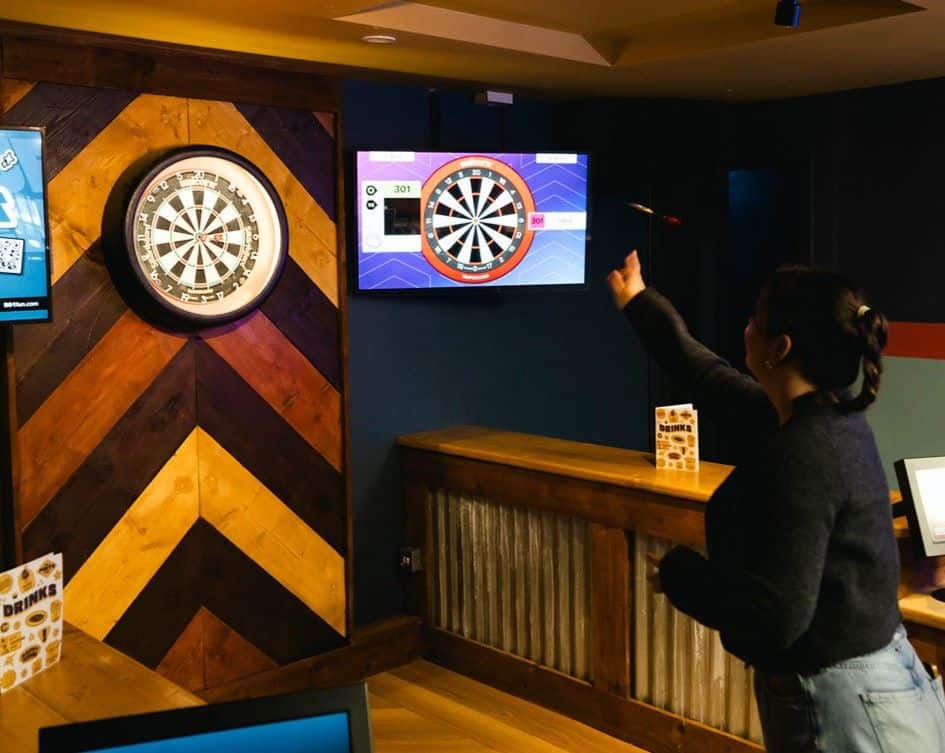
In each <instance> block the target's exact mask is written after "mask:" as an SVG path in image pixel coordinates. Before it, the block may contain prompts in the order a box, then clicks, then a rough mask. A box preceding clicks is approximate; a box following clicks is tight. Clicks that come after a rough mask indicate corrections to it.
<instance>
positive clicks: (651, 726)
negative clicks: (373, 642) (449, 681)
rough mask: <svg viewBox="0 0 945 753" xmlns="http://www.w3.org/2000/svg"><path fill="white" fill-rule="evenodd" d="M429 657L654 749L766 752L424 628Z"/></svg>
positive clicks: (665, 752) (668, 752)
mask: <svg viewBox="0 0 945 753" xmlns="http://www.w3.org/2000/svg"><path fill="white" fill-rule="evenodd" d="M423 642H424V646H425V648H426V658H428V659H430V660H431V661H434V662H436V663H437V664H440V665H442V666H444V667H446V668H448V669H452V670H454V671H456V672H460V673H462V674H464V675H466V676H468V677H472V678H473V679H476V680H479V681H480V682H484V683H486V684H487V685H491V686H492V687H494V688H498V689H499V690H504V691H506V692H508V693H512V694H513V695H517V696H519V697H520V698H524V699H526V700H529V701H533V702H534V703H537V704H540V705H541V706H544V707H545V708H548V709H551V710H553V711H557V712H558V713H560V714H564V715H565V716H569V717H571V718H572V719H576V720H578V721H581V722H584V723H585V724H589V725H590V726H592V727H595V728H596V729H599V730H601V731H602V732H606V733H608V734H610V735H613V736H614V737H618V738H620V739H622V740H626V741H628V742H630V743H633V744H634V745H639V746H640V747H642V748H645V749H646V750H647V751H649V752H650V753H763V748H762V747H761V746H759V745H756V744H755V743H753V742H750V741H748V740H745V739H743V738H740V737H736V736H735V735H730V734H728V733H727V732H722V731H720V730H717V729H713V728H712V727H709V726H707V725H704V724H699V723H698V722H694V721H691V720H689V719H685V718H683V717H681V716H678V715H676V714H673V713H670V712H669V711H664V710H663V709H659V708H656V707H655V706H650V705H649V704H646V703H643V702H641V701H637V700H635V699H632V698H622V697H619V696H616V695H613V694H611V693H608V692H606V691H604V690H601V689H600V688H597V687H594V686H592V685H590V684H589V683H586V682H582V681H581V680H577V679H575V678H573V677H568V676H567V675H563V674H561V673H559V672H555V671H554V670H551V669H547V668H546V667H542V666H540V665H538V664H536V663H535V662H531V661H528V660H527V659H522V658H519V657H518V656H514V655H512V654H507V653H505V652H502V651H499V650H497V649H493V648H489V647H488V646H484V645H482V644H479V643H474V642H472V641H468V640H465V639H463V638H460V637H458V636H455V635H452V634H450V633H447V632H445V631H443V630H437V629H436V628H429V627H426V628H424V635H423Z"/></svg>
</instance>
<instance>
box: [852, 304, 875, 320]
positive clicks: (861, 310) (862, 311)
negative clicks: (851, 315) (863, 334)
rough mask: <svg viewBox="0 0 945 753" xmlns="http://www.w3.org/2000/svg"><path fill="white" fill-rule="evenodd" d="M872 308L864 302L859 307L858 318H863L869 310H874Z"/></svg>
mask: <svg viewBox="0 0 945 753" xmlns="http://www.w3.org/2000/svg"><path fill="white" fill-rule="evenodd" d="M872 310H873V309H871V308H870V307H869V306H867V305H866V304H863V305H862V306H860V308H859V309H857V312H856V318H857V319H862V318H863V317H864V316H866V312H867V311H872Z"/></svg>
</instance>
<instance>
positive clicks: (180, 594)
mask: <svg viewBox="0 0 945 753" xmlns="http://www.w3.org/2000/svg"><path fill="white" fill-rule="evenodd" d="M2 91H3V102H2V106H3V109H4V123H5V124H10V125H42V126H45V127H46V129H47V170H48V180H49V213H50V232H51V242H52V253H53V281H54V285H53V291H52V298H53V312H54V317H55V321H54V322H52V323H51V324H48V325H36V326H31V327H20V328H18V329H17V331H16V333H15V355H16V369H17V393H16V400H17V413H18V421H19V432H18V445H19V458H20V462H19V478H20V482H19V489H18V507H19V514H20V521H21V525H22V536H23V548H24V554H25V556H27V557H33V556H36V555H38V554H40V553H43V552H45V551H48V550H51V549H55V550H57V551H62V552H63V553H64V555H65V566H66V579H67V585H66V597H65V615H66V618H67V619H68V620H70V621H71V622H73V623H75V624H76V625H78V626H80V627H81V628H83V629H84V630H86V631H87V632H88V633H90V634H92V635H94V636H96V637H98V638H101V639H103V640H105V641H106V642H108V643H109V644H111V645H113V646H115V647H117V648H119V649H120V650H122V651H124V652H125V653H127V654H129V655H130V656H132V657H134V658H135V659H138V660H139V661H141V662H143V663H144V664H146V665H148V666H149V667H152V668H155V669H157V670H158V671H159V672H161V673H162V674H165V675H166V676H168V677H170V678H172V679H173V680H175V681H177V682H179V683H180V684H182V685H184V686H185V687H187V688H189V689H192V690H201V689H205V688H209V687H213V686H216V685H220V684H223V683H226V682H229V681H232V680H235V679H238V678H240V677H244V676H247V675H250V674H254V673H256V672H261V671H265V670H270V669H272V668H274V667H276V666H279V665H282V664H286V663H289V662H292V661H295V660H298V659H301V658H303V657H307V656H312V655H316V654H318V653H321V652H323V651H326V650H330V649H333V648H337V647H338V646H340V645H342V644H344V643H345V640H346V637H345V636H346V626H347V624H348V621H347V618H348V604H347V602H346V577H345V572H346V560H347V556H348V554H349V553H348V552H347V551H346V541H347V525H348V521H347V520H346V495H345V480H344V475H343V474H344V470H345V469H344V461H343V458H344V452H343V447H344V437H343V417H342V415H343V412H342V394H341V388H342V385H341V375H342V371H343V369H342V366H343V364H342V357H343V356H342V352H343V351H342V348H341V342H340V335H339V332H340V323H339V310H338V301H339V284H338V280H339V268H338V256H337V254H338V252H337V248H338V243H337V237H336V227H335V185H336V170H337V166H336V164H335V163H336V159H335V154H336V150H335V144H334V133H333V131H334V116H333V115H331V114H328V113H312V112H306V111H303V110H293V109H287V108H275V107H262V106H256V105H254V106H246V105H237V104H233V103H229V102H213V101H206V100H194V99H183V98H175V97H168V96H156V95H148V94H140V95H139V94H134V93H131V92H126V91H122V90H118V89H105V88H88V87H80V86H67V85H57V84H49V83H34V82H26V81H16V80H4V81H3V87H2ZM187 144H210V145H215V146H221V147H225V148H228V149H231V150H233V151H235V152H238V153H240V154H242V155H244V156H245V157H247V158H248V159H250V160H251V161H252V162H254V163H256V165H258V166H259V167H260V168H261V169H262V170H263V172H265V173H266V175H267V176H268V177H269V179H270V180H271V181H272V183H273V185H274V186H275V187H276V189H277V190H278V192H279V194H280V196H281V197H282V200H283V203H284V204H285V207H286V214H287V217H288V220H289V223H290V251H289V254H290V258H289V261H288V263H287V265H286V268H285V272H284V274H283V276H282V278H281V280H280V282H279V284H278V285H277V287H276V288H275V290H274V291H273V293H272V295H271V296H270V297H269V298H268V300H267V301H266V302H265V304H264V305H263V306H262V308H261V309H260V310H258V311H256V312H254V313H253V314H251V315H249V316H248V317H246V318H245V319H243V320H241V321H240V322H238V323H236V324H234V325H229V326H227V327H224V328H220V329H217V330H213V331H205V332H200V333H197V334H191V335H184V334H176V333H173V332H166V331H161V330H158V329H155V328H153V327H151V326H150V325H148V324H147V323H146V322H144V321H142V320H141V319H140V318H139V317H138V316H137V315H136V314H135V313H134V312H133V311H132V310H130V309H129V308H128V306H127V305H126V304H125V302H124V301H123V300H122V298H121V297H120V296H119V295H118V293H117V291H116V290H115V287H114V286H113V284H112V281H111V278H110V277H109V275H108V272H107V270H106V268H105V266H104V263H103V253H102V250H101V238H100V235H101V229H102V220H103V212H104V210H105V205H106V201H107V200H108V198H109V194H110V193H111V191H112V189H113V187H114V185H115V182H116V181H117V180H118V179H119V176H121V175H122V174H123V173H124V172H125V171H126V170H127V169H128V168H129V166H131V165H133V164H135V163H136V162H137V161H138V160H141V159H142V158H146V157H147V156H148V155H151V154H153V153H156V152H158V151H159V150H162V149H166V148H168V147H173V146H181V145H187Z"/></svg>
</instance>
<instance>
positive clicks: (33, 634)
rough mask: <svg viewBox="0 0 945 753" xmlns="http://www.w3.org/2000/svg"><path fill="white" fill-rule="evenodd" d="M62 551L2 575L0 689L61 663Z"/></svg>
mask: <svg viewBox="0 0 945 753" xmlns="http://www.w3.org/2000/svg"><path fill="white" fill-rule="evenodd" d="M61 649H62V555H61V554H47V555H44V556H42V557H39V558H37V559H35V560H33V561H32V562H27V563H26V564H24V565H20V566H19V567H17V568H15V569H13V570H7V571H6V572H5V573H0V693H5V692H6V691H8V690H10V689H11V688H15V687H16V686H17V685H19V684H20V683H23V682H25V681H26V680H28V679H30V678H31V677H33V676H34V675H37V674H39V673H40V672H42V671H43V670H44V669H48V668H49V667H51V666H52V665H53V664H55V663H56V662H58V661H59V655H60V653H61Z"/></svg>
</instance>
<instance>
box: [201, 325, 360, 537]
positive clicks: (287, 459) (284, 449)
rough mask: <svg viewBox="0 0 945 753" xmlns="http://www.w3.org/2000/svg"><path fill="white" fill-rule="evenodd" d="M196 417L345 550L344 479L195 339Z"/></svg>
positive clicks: (282, 496) (264, 481)
mask: <svg viewBox="0 0 945 753" xmlns="http://www.w3.org/2000/svg"><path fill="white" fill-rule="evenodd" d="M195 346H196V368H197V421H198V423H199V424H200V426H201V427H202V428H203V429H204V430H205V431H207V433H209V434H210V435H212V436H213V438H214V439H215V440H216V441H217V442H219V443H220V444H221V445H222V446H223V447H224V448H225V449H226V451H227V452H229V453H230V454H231V455H232V456H233V457H234V458H236V460H237V461H239V463H240V464H242V465H243V467H244V468H246V470H248V471H249V472H250V473H252V474H253V475H254V476H255V477H256V478H258V479H259V480H260V481H261V482H262V483H263V484H265V485H266V486H267V487H268V488H269V489H270V490H271V491H272V492H273V494H275V495H276V496H277V497H278V498H279V499H280V500H282V501H283V502H284V503H285V504H286V505H287V506H288V507H289V508H290V509H291V510H292V511H293V512H295V513H296V515H298V516H299V517H300V518H302V520H304V521H305V522H306V523H307V524H308V525H309V526H311V527H312V528H313V529H314V530H316V531H317V532H318V533H319V535H320V536H321V537H322V538H324V539H325V541H327V542H328V543H329V544H330V545H331V546H332V547H334V549H335V550H336V551H338V552H339V553H340V554H344V553H345V550H346V547H345V529H344V513H345V509H344V480H343V478H342V476H341V474H340V473H338V472H337V471H336V470H335V469H334V468H332V466H331V465H330V464H329V463H328V462H326V461H325V459H324V458H323V457H322V456H321V455H320V454H319V453H318V452H316V451H315V450H314V449H313V448H312V446H311V445H310V444H309V443H308V442H306V441H305V440H304V439H303V438H302V437H301V436H300V435H299V434H298V433H297V432H296V431H295V430H294V429H293V428H292V427H291V426H290V425H289V424H288V423H286V421H285V420H284V419H283V418H282V417H281V416H279V414H278V413H276V412H275V410H273V409H272V408H271V407H270V405H269V404H268V403H267V402H266V401H265V400H263V399H262V398H261V397H260V396H259V395H258V394H257V393H256V392H255V390H253V389H252V387H250V386H249V385H248V384H247V383H246V382H245V381H244V380H243V378H242V377H241V376H240V375H239V374H237V373H236V372H235V371H234V370H233V369H232V368H231V367H230V366H229V364H227V363H226V361H224V360H223V359H222V358H221V357H220V356H219V355H217V354H216V353H215V352H214V351H213V350H212V349H211V348H209V347H208V346H207V345H206V344H205V343H203V342H198V343H195Z"/></svg>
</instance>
